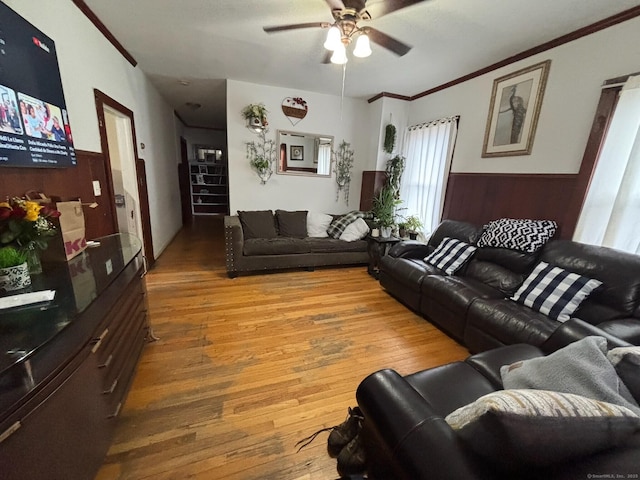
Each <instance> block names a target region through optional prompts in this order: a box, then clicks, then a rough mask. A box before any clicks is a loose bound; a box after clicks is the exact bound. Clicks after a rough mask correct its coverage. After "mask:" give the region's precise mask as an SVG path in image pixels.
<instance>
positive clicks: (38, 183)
mask: <svg viewBox="0 0 640 480" xmlns="http://www.w3.org/2000/svg"><path fill="white" fill-rule="evenodd" d="M76 157H77V159H78V164H77V165H76V166H75V167H68V168H14V167H1V168H0V195H1V196H2V200H3V201H4V199H5V197H12V196H18V197H21V196H23V195H24V194H25V193H26V192H27V191H29V190H36V191H38V192H44V193H45V194H47V195H48V196H51V197H53V198H57V199H61V200H69V199H75V198H81V199H82V201H83V203H91V202H97V203H98V207H97V208H95V209H91V208H88V206H85V207H84V208H83V210H84V214H85V227H86V235H87V238H88V239H92V238H97V237H101V236H104V235H109V234H111V233H115V232H116V230H115V229H114V228H115V227H114V223H113V217H112V216H111V213H110V207H109V204H110V203H112V202H113V199H112V198H111V197H110V196H109V193H108V191H107V189H105V188H103V189H102V196H100V197H95V196H94V194H93V185H92V181H93V180H99V181H100V185H102V186H103V187H104V186H105V185H106V181H107V177H106V170H105V166H104V156H103V155H102V154H101V153H94V152H88V151H83V150H76Z"/></svg>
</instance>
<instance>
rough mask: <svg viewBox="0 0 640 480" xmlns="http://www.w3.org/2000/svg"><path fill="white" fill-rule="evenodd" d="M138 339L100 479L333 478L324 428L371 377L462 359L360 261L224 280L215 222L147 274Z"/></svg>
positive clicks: (191, 234)
mask: <svg viewBox="0 0 640 480" xmlns="http://www.w3.org/2000/svg"><path fill="white" fill-rule="evenodd" d="M146 279H147V287H148V292H149V296H148V298H149V316H150V322H151V325H152V326H153V328H154V331H155V334H156V335H157V336H158V337H159V338H160V340H159V341H157V342H155V343H150V344H148V345H147V346H146V347H145V351H144V352H143V355H142V358H141V362H140V365H139V367H138V372H137V375H136V378H135V380H134V383H133V386H132V388H131V391H130V393H129V396H128V399H127V401H126V403H125V406H124V408H123V411H122V413H121V414H120V418H119V423H118V427H117V429H116V433H115V439H114V442H113V444H112V446H111V449H110V450H109V453H108V455H107V457H106V459H105V463H104V465H103V467H102V469H101V470H100V472H99V473H98V475H97V477H96V478H97V479H98V480H104V479H146V478H153V479H185V478H198V479H237V480H240V479H242V480H252V479H256V480H257V479H261V480H276V479H277V480H303V479H305V480H306V479H322V480H327V479H333V478H337V477H338V475H337V473H336V468H335V460H334V459H331V458H330V457H329V456H328V455H327V452H326V439H327V434H321V435H320V436H318V438H317V439H316V440H315V442H313V443H312V444H311V445H309V446H308V447H306V448H305V449H303V450H302V451H301V452H299V453H296V447H295V444H296V442H297V441H298V440H301V439H302V438H304V437H306V436H308V435H310V434H311V433H313V432H315V431H316V430H318V429H320V428H323V427H327V426H332V425H336V424H338V423H341V422H342V421H343V420H344V419H345V417H346V413H347V407H349V406H353V405H355V404H356V400H355V390H356V388H357V386H358V384H359V383H360V381H361V380H362V379H363V378H364V377H366V376H367V375H368V374H369V373H372V372H374V371H376V370H379V369H381V368H387V367H389V368H394V369H396V370H397V371H398V372H400V373H401V374H407V373H411V372H414V371H417V370H421V369H424V368H428V367H432V366H435V365H440V364H443V363H446V362H450V361H454V360H459V359H461V358H464V357H466V356H467V351H466V349H465V348H464V347H462V346H460V345H458V344H457V343H456V342H454V341H453V340H451V339H449V338H448V337H447V336H445V335H444V334H442V333H441V332H440V331H439V330H437V329H436V328H435V327H433V326H432V325H431V324H429V323H428V322H426V321H425V320H424V319H422V318H420V317H419V316H417V315H415V314H414V313H412V312H411V311H409V310H408V309H406V308H405V307H404V306H402V305H401V304H400V303H398V302H397V301H396V300H394V299H393V298H392V297H390V296H389V295H388V294H387V293H385V292H384V291H383V290H382V289H381V287H380V285H379V284H378V282H377V281H375V280H374V279H373V278H372V277H370V276H369V275H367V272H366V267H354V268H338V269H318V270H316V271H314V272H308V271H287V272H279V273H273V274H261V275H251V276H241V277H238V278H236V279H233V280H231V279H229V278H227V276H226V272H225V269H224V242H223V231H222V222H221V219H211V218H208V219H201V218H197V219H196V221H195V223H194V224H193V225H192V226H190V227H188V228H186V229H183V230H182V231H181V232H180V233H179V234H178V235H177V236H176V238H175V239H174V240H173V242H172V243H171V245H170V246H169V247H168V248H167V249H166V250H165V252H164V253H163V254H162V255H161V256H160V258H159V259H158V261H157V262H156V266H155V268H154V269H153V270H152V271H150V272H149V273H148V275H147V277H146Z"/></svg>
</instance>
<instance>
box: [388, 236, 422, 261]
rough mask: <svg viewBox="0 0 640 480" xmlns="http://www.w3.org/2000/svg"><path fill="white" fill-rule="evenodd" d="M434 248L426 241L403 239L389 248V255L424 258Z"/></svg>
mask: <svg viewBox="0 0 640 480" xmlns="http://www.w3.org/2000/svg"><path fill="white" fill-rule="evenodd" d="M432 251H433V249H432V248H431V247H429V245H427V244H426V243H422V242H419V241H417V240H403V241H401V242H398V243H396V244H395V245H394V246H393V247H391V248H390V249H389V252H388V255H390V256H392V257H396V258H398V257H399V258H424V257H426V256H427V255H429V254H430V253H431V252H432Z"/></svg>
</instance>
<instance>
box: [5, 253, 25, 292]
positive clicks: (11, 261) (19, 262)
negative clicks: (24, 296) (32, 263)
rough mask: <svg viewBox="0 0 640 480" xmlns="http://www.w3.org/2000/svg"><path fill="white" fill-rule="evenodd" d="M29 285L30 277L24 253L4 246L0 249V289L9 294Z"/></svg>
mask: <svg viewBox="0 0 640 480" xmlns="http://www.w3.org/2000/svg"><path fill="white" fill-rule="evenodd" d="M29 285H31V276H30V275H29V267H28V266H27V256H26V254H25V253H24V252H21V251H20V250H18V249H16V248H14V247H12V246H6V247H2V248H0V288H1V289H3V290H5V291H7V292H9V291H12V290H18V289H20V288H24V287H28V286H29Z"/></svg>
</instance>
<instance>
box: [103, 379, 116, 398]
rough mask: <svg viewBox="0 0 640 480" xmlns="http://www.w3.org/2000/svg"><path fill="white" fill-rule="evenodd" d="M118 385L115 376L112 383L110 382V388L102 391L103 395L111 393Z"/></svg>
mask: <svg viewBox="0 0 640 480" xmlns="http://www.w3.org/2000/svg"><path fill="white" fill-rule="evenodd" d="M117 386H118V379H117V378H116V379H115V380H114V381H113V383H112V384H111V388H109V390H105V391H104V392H102V394H103V395H111V394H112V393H113V391H114V390H115V389H116V387H117Z"/></svg>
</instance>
